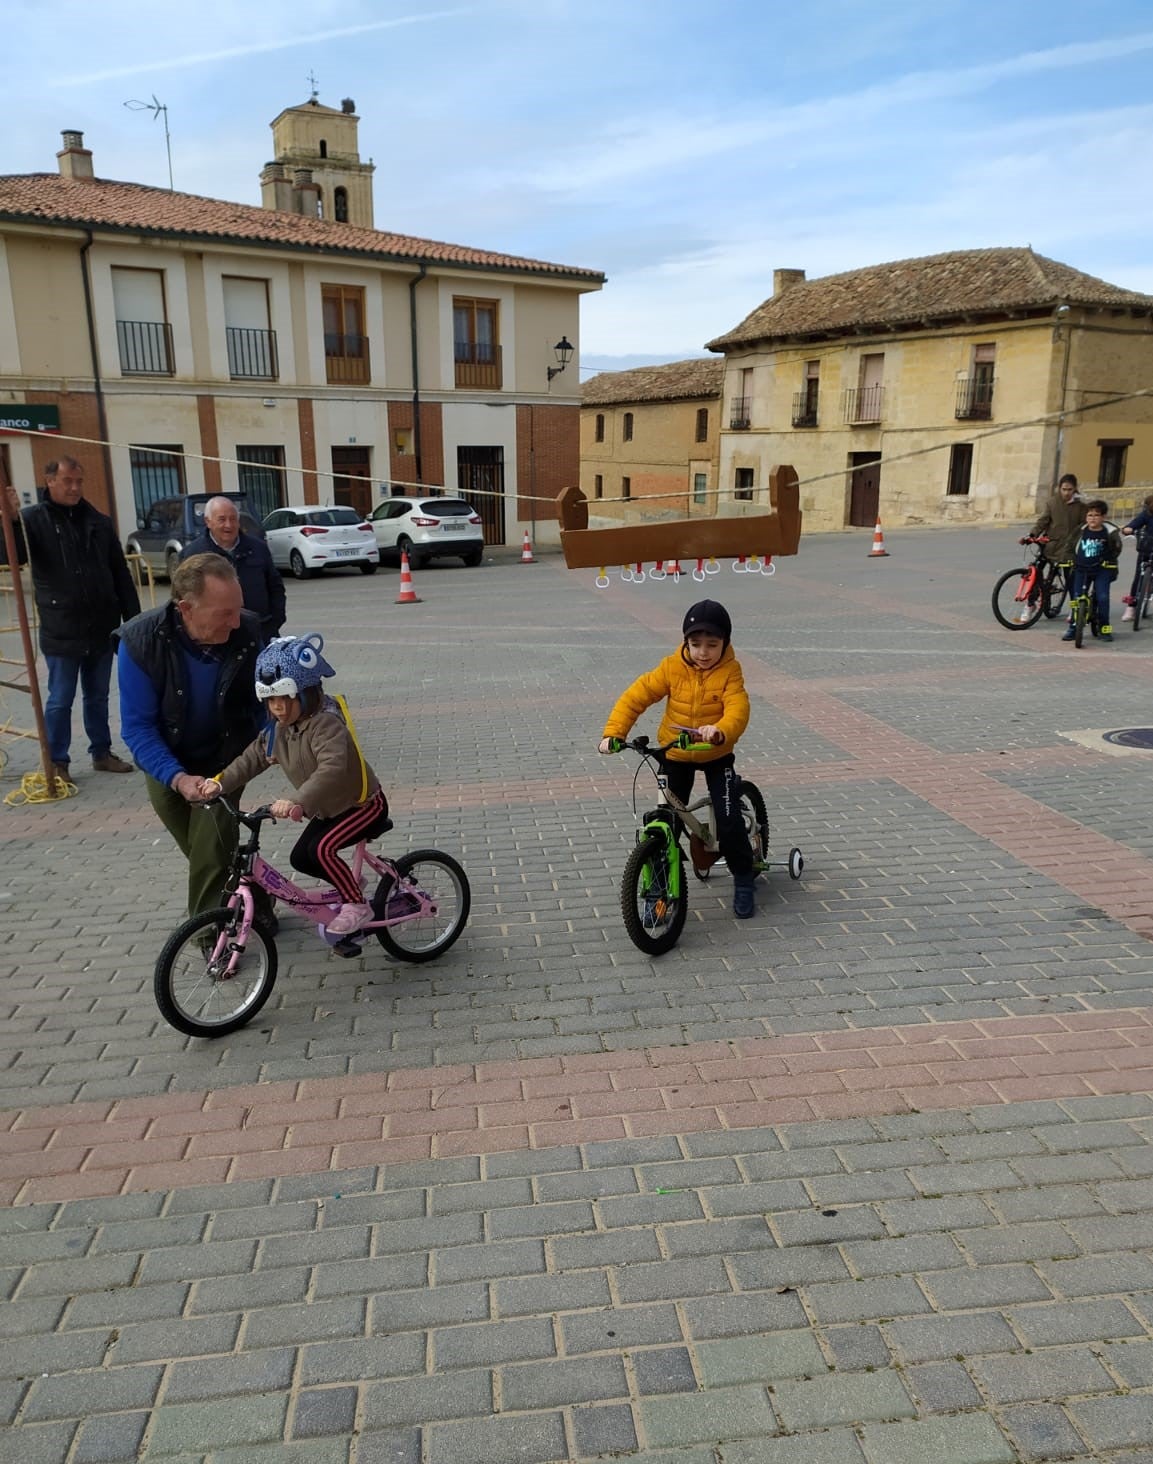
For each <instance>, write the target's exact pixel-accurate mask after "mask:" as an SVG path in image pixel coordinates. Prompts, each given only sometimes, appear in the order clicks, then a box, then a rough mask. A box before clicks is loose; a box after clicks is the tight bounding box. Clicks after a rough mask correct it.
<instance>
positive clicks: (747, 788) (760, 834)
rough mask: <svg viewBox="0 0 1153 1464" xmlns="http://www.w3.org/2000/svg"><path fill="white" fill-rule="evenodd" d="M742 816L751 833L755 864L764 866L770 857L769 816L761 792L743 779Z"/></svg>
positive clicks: (750, 838) (750, 839) (750, 840)
mask: <svg viewBox="0 0 1153 1464" xmlns="http://www.w3.org/2000/svg"><path fill="white" fill-rule="evenodd" d="M741 816H742V818H743V819H744V821H745V828H747V829H748V831H749V843H750V844H751V845H752V846H753V861H754V864H756V865H758V866H759V865H761V864H764V863H765V861H766V860H767V859H768V857H769V816H768V814H767V813H766V812H765V800H764V797H763V796H762V794H761V790H760V789H759V788H758V787H757V785H756V784H755V783H750V782H749V780H748V778H742V779H741Z"/></svg>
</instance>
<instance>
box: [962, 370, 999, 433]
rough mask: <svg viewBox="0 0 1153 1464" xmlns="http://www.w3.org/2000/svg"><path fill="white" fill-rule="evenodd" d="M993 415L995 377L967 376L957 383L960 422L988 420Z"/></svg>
mask: <svg viewBox="0 0 1153 1464" xmlns="http://www.w3.org/2000/svg"><path fill="white" fill-rule="evenodd" d="M992 415H993V378H992V377H991V376H966V377H964V378H963V379H962V380H961V381H958V383H957V410H956V417H957V420H958V422H972V421H979V422H987V421H988V420H989V418H990V417H991V416H992Z"/></svg>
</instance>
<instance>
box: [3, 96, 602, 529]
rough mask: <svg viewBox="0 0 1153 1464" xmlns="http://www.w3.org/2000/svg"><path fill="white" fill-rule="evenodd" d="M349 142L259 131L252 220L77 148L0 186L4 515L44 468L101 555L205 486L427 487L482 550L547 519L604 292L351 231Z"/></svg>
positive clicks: (259, 497) (324, 117) (360, 498)
mask: <svg viewBox="0 0 1153 1464" xmlns="http://www.w3.org/2000/svg"><path fill="white" fill-rule="evenodd" d="M358 122H359V119H358V118H357V116H356V114H355V110H354V107H353V104H352V102H351V101H347V102H345V103H344V104H343V105H342V107H341V109H340V110H339V111H338V110H336V109H335V108H331V107H325V106H323V105H321V104H320V103H319V102H318V101H317V100H316V98H315V97H313V98H312V99H310V100H309V101H307V102H305V103H303V104H302V105H301V106H298V107H290V108H288V109H286V110H285V111H284V112H282V113H281V114H280V116H279V117H278V118H277V119H276V121H275V122H274V123H273V124H272V131H273V147H274V160H273V161H272V162H270V163H268V164H267V165H266V166H265V167H264V169H263V171H262V172H261V175H260V181H261V191H262V198H263V205H262V206H260V207H257V206H254V205H246V204H239V203H230V202H223V201H221V200H218V199H211V198H202V197H197V196H193V195H190V194H185V193H177V192H173V191H170V190H166V189H159V188H150V187H144V186H142V185H139V184H135V183H124V182H113V181H110V180H107V179H103V178H100V177H98V176H97V173H96V168H95V166H94V160H93V155H92V153H91V152H90V151H89V150H88V149H87V148H86V147H85V146H84V141H83V137H82V135H81V134H80V133H78V132H66V133H65V134H64V146H63V148H62V149H61V151H60V152H59V153H58V154H57V158H58V164H59V167H58V171H57V172H54V173H34V174H26V175H10V176H0V452H2V453H3V454H4V457H5V460H6V466H7V468H8V470H9V472H10V474H11V476H12V479H13V481H14V482H15V483H16V485H17V487H18V489H19V490H20V491H21V492H22V494H23V495H24V496H25V497H26V499H28V501H30V500H31V494H32V493H33V492H34V490H35V486H36V485H37V484H38V483H40V482H42V474H43V467H44V464H45V463H46V462H47V461H48V460H50V459H51V458H52V457H54V456H56V454H57V452H58V451H68V452H72V453H74V454H75V455H76V456H77V457H79V458H80V459H81V460H82V461H83V463H84V465H85V468H86V472H87V483H88V491H89V493H90V496H91V497H92V499H93V501H94V502H96V503H97V504H98V505H100V506H101V507H105V508H108V509H109V510H110V511H111V512H113V513H114V514H115V517H116V519H117V522H118V526H119V530H120V534H121V537H122V538H125V537H127V535H128V534H129V533H131V532H132V530H133V529H134V528H135V527H136V526H137V524H138V522H140V521H141V520H142V518H143V516H144V514H145V513H146V511H147V509H148V507H149V506H150V504H152V503H153V502H155V501H156V500H157V499H159V498H162V497H166V496H169V495H170V494H172V493H180V492H205V491H208V492H214V491H219V490H220V489H222V488H223V489H228V490H234V489H241V490H244V491H245V492H247V493H248V494H249V497H250V499H251V500H252V503H253V506H254V508H255V509H256V510H257V511H258V512H260V513H266V512H269V511H271V510H272V509H273V508H275V507H277V506H278V505H280V504H282V503H286V504H294V503H297V504H298V503H310V502H322V503H323V502H344V503H350V504H352V505H353V506H354V507H356V508H358V509H359V510H361V511H362V512H366V511H367V510H368V509H369V508H371V506H372V505H373V504H375V503H377V502H379V501H380V499H381V498H382V497H385V496H388V494H389V493H390V492H393V491H396V492H400V491H409V490H408V489H407V486H406V488H405V489H402V488H401V487H400V485H428V487H429V489H430V491H432V490H434V489H437V488H441V487H443V488H445V489H447V491H448V492H450V493H458V492H459V493H462V494H464V495H467V496H468V497H469V498H471V499H472V501H473V502H474V503H475V504H476V506H477V508H478V510H479V511H480V512H481V514H482V515H483V516H484V519H485V529H486V536H487V538H488V540H489V542H490V543H501V542H506V541H510V542H518V541H519V538H520V534H521V531H522V529H523V528H524V527H525V526H526V525H529V524H532V523H535V522H537V521H540V520H542V516H543V520H544V521H545V522H548V523H550V524H551V523H552V519H553V515H552V512H551V507H548V508H547V511H545V512H543V515H542V505H546V506H547V505H551V500H552V499H553V498H555V495H556V493H558V492H559V491H560V489H561V488H562V487H565V486H567V485H568V484H571V483H574V482H576V481H577V476H578V473H579V391H578V370H577V364H576V359H575V358H576V357H577V355H578V352H579V343H580V299H581V296H582V295H583V294H585V293H587V292H589V291H592V290H598V289H600V288H601V286H602V284H603V282H604V278H603V276H602V275H601V274H600V273H598V272H596V271H594V270H587V269H579V268H575V267H572V266H568V265H563V264H552V263H547V262H544V261H540V260H534V259H525V258H520V257H517V256H513V255H507V254H500V253H496V252H493V251H490V250H485V249H479V248H473V247H470V246H466V245H458V244H445V243H439V242H434V241H431V240H425V239H417V238H410V237H408V236H405V235H399V234H393V233H388V232H386V231H383V230H380V229H377V228H375V227H374V223H373V206H372V181H371V180H372V165H371V164H369V163H362V162H361V161H360V157H359V152H358V148H357V125H358ZM570 362H571V364H570ZM28 428H41V429H44V430H48V431H55V432H58V433H59V436H58V437H56V438H55V439H53V438H44V437H30V436H28V435H26V434H27V429H28ZM84 439H88V441H85V440H84ZM101 441H106V442H107V443H108V444H109V445H108V446H107V447H106V448H103V447H101V446H100V445H98V444H99V443H100V442H101ZM554 532H555V529H554Z"/></svg>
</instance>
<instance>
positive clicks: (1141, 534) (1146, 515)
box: [1121, 493, 1153, 620]
mask: <svg viewBox="0 0 1153 1464" xmlns="http://www.w3.org/2000/svg"><path fill="white" fill-rule="evenodd" d="M1121 532H1122V533H1123V534H1126V535H1128V534H1136V535H1137V568H1136V569H1135V570H1134V571H1133V583H1132V585H1130V587H1129V593H1128V594H1127V595H1126V596H1125V597H1124V599H1123V600H1122V604H1123V605H1124V606H1125V613H1124V614H1123V615H1122V616H1121V619H1122V620H1132V619H1133V606H1134V605H1135V604H1136V603H1137V582H1138V581H1139V580H1140V578H1141V566H1142V565H1143V564H1144V563H1145V561H1146V560H1147V559H1153V493H1150V494H1149V495H1148V496H1147V497H1146V499H1145V502H1144V504H1142V506H1141V508H1140V510H1139V511H1138V513H1137V514H1136V516H1135V517H1134V518H1131V519H1130V520H1129V522H1128V523H1127V524H1126V525H1125V527H1124V528H1123V529H1122V530H1121Z"/></svg>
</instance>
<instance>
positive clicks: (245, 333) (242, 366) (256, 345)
mask: <svg viewBox="0 0 1153 1464" xmlns="http://www.w3.org/2000/svg"><path fill="white" fill-rule="evenodd" d="M224 336H225V340H226V341H227V342H228V372H229V375H230V376H231V377H232V378H233V379H234V380H235V379H236V378H238V377H249V378H256V379H257V380H260V381H275V380H276V378H277V377H278V376H279V375H280V364H279V362H278V361H277V358H276V332H275V331H274V330H253V329H251V328H250V327H248V326H241V325H229V326H225V329H224Z"/></svg>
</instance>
